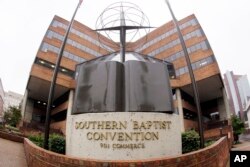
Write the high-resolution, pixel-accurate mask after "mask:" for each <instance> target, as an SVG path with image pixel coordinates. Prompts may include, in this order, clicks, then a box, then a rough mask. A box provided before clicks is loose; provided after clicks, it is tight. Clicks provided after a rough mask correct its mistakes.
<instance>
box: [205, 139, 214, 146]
mask: <svg viewBox="0 0 250 167" xmlns="http://www.w3.org/2000/svg"><path fill="white" fill-rule="evenodd" d="M214 142H215V141H214V140H207V141H205V144H204V145H205V147H208V146H210V145H212V144H214Z"/></svg>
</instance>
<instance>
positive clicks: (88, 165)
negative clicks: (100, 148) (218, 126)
mask: <svg viewBox="0 0 250 167" xmlns="http://www.w3.org/2000/svg"><path fill="white" fill-rule="evenodd" d="M24 148H25V154H26V158H27V163H28V165H29V167H45V166H46V167H52V166H53V167H55V166H67V167H71V166H72V167H95V166H99V167H109V166H112V167H116V166H117V167H118V166H119V167H143V166H147V167H151V166H153V167H157V166H161V167H174V166H187V164H188V166H189V167H193V166H208V167H210V166H216V167H225V166H226V164H227V162H228V160H229V148H228V143H227V138H226V137H223V138H221V139H220V140H218V141H217V142H215V143H214V144H213V145H211V146H209V147H206V148H204V149H201V150H198V151H194V152H191V153H187V154H182V155H180V156H175V157H162V158H155V159H147V160H136V161H101V160H94V159H84V158H77V157H70V156H66V155H61V154H57V153H53V152H50V151H47V150H44V149H42V148H40V147H38V146H36V145H35V144H33V143H32V142H31V141H29V140H28V139H25V140H24Z"/></svg>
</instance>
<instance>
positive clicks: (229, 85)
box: [224, 71, 250, 120]
mask: <svg viewBox="0 0 250 167" xmlns="http://www.w3.org/2000/svg"><path fill="white" fill-rule="evenodd" d="M224 83H225V87H226V91H227V95H228V100H229V105H230V111H231V114H234V115H237V116H239V117H240V118H241V119H242V120H247V116H246V113H245V112H244V111H245V110H247V108H248V106H247V105H248V103H249V101H250V85H249V82H248V79H247V76H246V75H235V74H234V73H233V71H227V72H226V73H225V74H224Z"/></svg>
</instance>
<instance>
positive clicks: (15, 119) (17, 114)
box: [4, 106, 22, 127]
mask: <svg viewBox="0 0 250 167" xmlns="http://www.w3.org/2000/svg"><path fill="white" fill-rule="evenodd" d="M21 118H22V115H21V109H20V106H19V107H18V106H10V107H9V108H8V109H7V111H6V112H5V113H4V121H5V123H7V124H9V125H10V126H14V127H16V126H17V124H18V123H19V122H20V120H21Z"/></svg>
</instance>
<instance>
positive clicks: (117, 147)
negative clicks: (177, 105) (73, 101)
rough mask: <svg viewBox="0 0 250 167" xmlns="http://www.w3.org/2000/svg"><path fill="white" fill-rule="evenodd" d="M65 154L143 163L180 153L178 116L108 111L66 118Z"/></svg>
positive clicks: (69, 115)
mask: <svg viewBox="0 0 250 167" xmlns="http://www.w3.org/2000/svg"><path fill="white" fill-rule="evenodd" d="M66 143H67V145H66V154H67V155H70V156H76V157H81V158H90V159H100V160H141V159H148V158H160V157H166V156H174V155H179V154H181V127H180V120H179V116H178V115H176V114H166V113H155V112H154V113H153V112H113V113H112V112H108V113H86V114H77V115H71V114H68V118H67V141H66Z"/></svg>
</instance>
